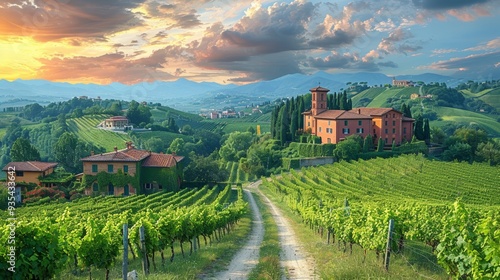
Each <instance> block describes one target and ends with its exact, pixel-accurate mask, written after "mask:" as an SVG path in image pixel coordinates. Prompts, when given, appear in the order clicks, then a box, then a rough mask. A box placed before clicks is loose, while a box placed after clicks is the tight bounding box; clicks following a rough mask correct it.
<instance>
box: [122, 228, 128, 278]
mask: <svg viewBox="0 0 500 280" xmlns="http://www.w3.org/2000/svg"><path fill="white" fill-rule="evenodd" d="M127 274H128V224H123V263H122V277H123V280H127Z"/></svg>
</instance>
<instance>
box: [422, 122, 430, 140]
mask: <svg viewBox="0 0 500 280" xmlns="http://www.w3.org/2000/svg"><path fill="white" fill-rule="evenodd" d="M423 130H424V131H423V133H424V140H425V143H426V144H427V145H429V144H430V143H431V127H430V125H429V119H427V118H425V119H424V129H423Z"/></svg>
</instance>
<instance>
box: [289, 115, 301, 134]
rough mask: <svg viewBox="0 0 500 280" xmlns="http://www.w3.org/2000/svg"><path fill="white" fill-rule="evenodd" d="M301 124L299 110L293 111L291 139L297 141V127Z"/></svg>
mask: <svg viewBox="0 0 500 280" xmlns="http://www.w3.org/2000/svg"><path fill="white" fill-rule="evenodd" d="M298 126H299V114H298V113H297V110H294V111H293V112H292V120H291V122H290V140H291V141H295V134H296V133H297V129H298Z"/></svg>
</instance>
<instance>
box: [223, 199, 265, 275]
mask: <svg viewBox="0 0 500 280" xmlns="http://www.w3.org/2000/svg"><path fill="white" fill-rule="evenodd" d="M244 192H245V194H246V196H247V198H248V202H249V204H250V207H251V208H252V232H251V233H250V239H249V240H248V242H247V243H246V244H245V246H244V247H243V248H242V249H240V251H238V253H236V255H235V256H234V257H233V259H232V260H231V263H230V264H229V267H228V268H227V270H226V271H222V272H220V273H218V274H217V275H216V276H215V278H214V279H221V280H222V279H231V280H236V279H248V274H249V273H250V271H252V269H253V268H254V267H255V265H257V263H258V262H259V251H260V245H261V243H262V239H263V238H264V226H263V224H262V215H261V214H260V211H259V207H257V203H255V200H254V198H253V195H252V193H251V192H249V191H248V190H245V191H244Z"/></svg>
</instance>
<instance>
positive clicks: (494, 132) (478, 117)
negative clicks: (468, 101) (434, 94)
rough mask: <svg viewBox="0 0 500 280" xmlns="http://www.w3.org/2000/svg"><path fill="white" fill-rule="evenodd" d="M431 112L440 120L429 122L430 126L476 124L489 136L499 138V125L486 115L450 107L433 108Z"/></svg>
mask: <svg viewBox="0 0 500 280" xmlns="http://www.w3.org/2000/svg"><path fill="white" fill-rule="evenodd" d="M499 97H500V96H499ZM433 110H434V111H435V112H436V113H437V114H438V115H439V116H440V117H441V120H439V121H431V123H430V124H431V126H443V125H444V124H446V123H457V122H460V123H465V124H478V125H479V126H481V127H482V128H483V129H484V130H485V131H486V132H488V134H490V135H491V136H497V137H498V136H500V123H499V122H497V121H496V120H495V119H493V118H491V117H489V116H487V115H484V114H480V113H475V112H471V111H467V110H462V109H457V108H450V107H434V109H433Z"/></svg>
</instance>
